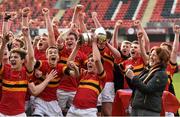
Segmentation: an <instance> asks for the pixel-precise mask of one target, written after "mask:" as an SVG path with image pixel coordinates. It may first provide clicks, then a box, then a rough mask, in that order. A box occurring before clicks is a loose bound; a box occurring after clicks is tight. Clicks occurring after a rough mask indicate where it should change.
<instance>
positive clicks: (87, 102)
mask: <svg viewBox="0 0 180 117" xmlns="http://www.w3.org/2000/svg"><path fill="white" fill-rule="evenodd" d="M80 75H81V78H80V83H79V86H78V89H77V92H76V95H75V97H74V100H73V105H74V106H75V107H77V108H80V109H88V108H96V106H97V99H98V95H99V94H100V92H101V91H102V89H103V87H104V84H105V80H106V74H105V72H103V73H101V74H99V75H97V74H94V73H88V72H87V70H84V69H81V70H80Z"/></svg>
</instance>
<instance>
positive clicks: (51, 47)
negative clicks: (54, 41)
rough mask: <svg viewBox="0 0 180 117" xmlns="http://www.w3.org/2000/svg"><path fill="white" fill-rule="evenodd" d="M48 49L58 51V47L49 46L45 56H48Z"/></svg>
mask: <svg viewBox="0 0 180 117" xmlns="http://www.w3.org/2000/svg"><path fill="white" fill-rule="evenodd" d="M49 49H56V50H58V47H57V46H50V47H48V48H47V49H46V54H48V50H49Z"/></svg>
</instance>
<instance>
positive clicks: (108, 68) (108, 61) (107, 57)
mask: <svg viewBox="0 0 180 117" xmlns="http://www.w3.org/2000/svg"><path fill="white" fill-rule="evenodd" d="M100 54H101V57H102V61H103V67H104V70H105V72H106V82H113V81H114V74H113V69H114V58H113V56H112V54H111V52H110V50H109V49H108V48H107V47H106V48H104V49H103V50H100Z"/></svg>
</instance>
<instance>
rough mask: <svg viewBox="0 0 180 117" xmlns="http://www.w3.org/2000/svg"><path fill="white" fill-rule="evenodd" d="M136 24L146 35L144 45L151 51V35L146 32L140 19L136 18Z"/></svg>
mask: <svg viewBox="0 0 180 117" xmlns="http://www.w3.org/2000/svg"><path fill="white" fill-rule="evenodd" d="M134 26H135V27H136V28H137V29H138V31H141V32H142V33H143V35H144V38H143V39H144V45H145V49H146V52H149V51H150V41H149V37H148V35H147V33H146V31H145V30H144V28H143V26H142V24H141V22H140V21H139V20H136V21H134Z"/></svg>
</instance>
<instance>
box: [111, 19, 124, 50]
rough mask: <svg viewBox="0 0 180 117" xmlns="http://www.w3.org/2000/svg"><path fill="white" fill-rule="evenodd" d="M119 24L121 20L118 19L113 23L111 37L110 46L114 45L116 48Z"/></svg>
mask: <svg viewBox="0 0 180 117" xmlns="http://www.w3.org/2000/svg"><path fill="white" fill-rule="evenodd" d="M121 25H122V20H118V21H117V22H116V24H115V27H114V33H113V37H112V40H111V44H112V46H113V47H115V48H116V49H117V48H118V31H119V28H120V27H121ZM121 42H122V40H121Z"/></svg>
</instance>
